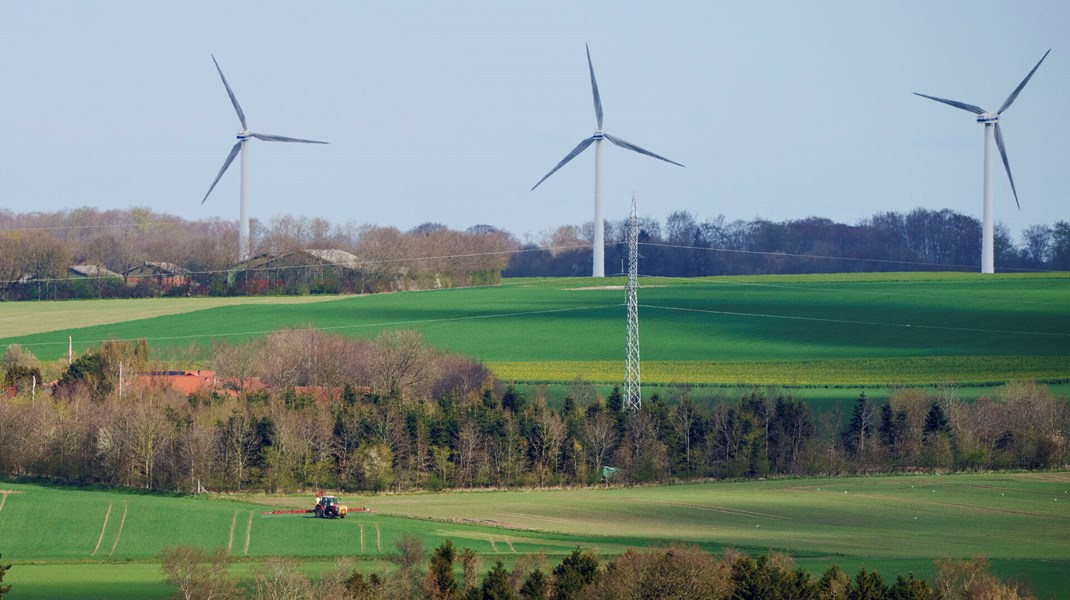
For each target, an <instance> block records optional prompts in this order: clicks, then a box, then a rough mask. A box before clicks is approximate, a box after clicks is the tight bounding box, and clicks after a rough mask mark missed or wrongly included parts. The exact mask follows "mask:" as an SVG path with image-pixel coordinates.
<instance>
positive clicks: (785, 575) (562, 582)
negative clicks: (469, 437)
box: [161, 536, 1034, 600]
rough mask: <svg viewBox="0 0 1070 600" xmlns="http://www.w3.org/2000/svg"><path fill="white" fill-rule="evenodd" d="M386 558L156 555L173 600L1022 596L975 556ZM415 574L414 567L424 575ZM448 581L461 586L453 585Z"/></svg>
mask: <svg viewBox="0 0 1070 600" xmlns="http://www.w3.org/2000/svg"><path fill="white" fill-rule="evenodd" d="M396 546H397V554H395V555H394V556H393V557H392V560H393V562H394V563H395V565H396V566H397V568H396V569H395V570H394V571H393V572H391V573H386V572H373V573H370V574H368V575H367V576H365V575H364V574H362V573H361V572H360V570H359V569H357V568H355V567H354V566H353V563H352V561H350V560H346V559H342V560H339V561H338V565H337V568H335V569H334V570H331V571H328V572H326V573H325V574H324V575H323V576H322V577H320V578H319V579H318V580H317V579H312V578H310V577H309V576H308V575H306V574H305V573H303V572H302V571H301V570H300V564H299V563H298V562H297V561H296V560H295V559H290V558H270V559H268V560H267V561H266V562H265V564H263V565H260V566H257V567H254V568H253V581H252V583H251V584H247V585H246V586H245V589H242V587H243V586H241V585H240V583H239V581H238V579H237V578H236V577H235V576H234V575H233V574H232V573H231V572H229V571H228V567H229V566H230V565H231V563H232V559H231V557H230V555H229V554H228V553H227V552H226V550H225V549H224V548H218V549H217V550H216V551H214V552H207V551H205V550H203V549H200V548H192V547H186V546H179V547H175V548H169V549H167V550H165V551H164V553H163V555H162V557H161V561H162V569H163V573H164V578H165V580H166V582H167V583H169V584H170V585H172V586H174V587H175V588H177V589H178V595H177V596H176V597H180V598H214V599H217V600H237V599H239V598H251V599H255V600H304V599H309V600H313V599H314V600H335V599H337V600H408V599H426V600H549V599H553V600H573V599H575V600H579V599H593V600H603V599H604V600H616V599H620V598H631V599H637V600H643V599H649V600H655V599H657V600H674V599H680V600H730V599H731V600H968V599H981V598H1001V599H1004V600H1024V599H1027V598H1033V597H1034V596H1033V594H1032V593H1031V591H1030V590H1029V586H1028V585H1027V584H1025V583H1021V582H1015V581H1003V580H1001V579H999V578H998V577H996V576H994V575H992V574H991V573H990V572H989V568H988V561H987V559H985V558H984V557H982V556H976V557H973V558H970V559H965V560H954V559H939V560H936V561H935V574H934V576H933V578H932V580H931V581H927V580H924V579H918V578H916V577H915V576H914V574H913V573H909V574H907V575H906V576H903V575H901V574H899V575H896V576H895V579H894V580H892V579H891V578H890V577H889V578H887V579H886V578H885V576H882V575H881V573H880V572H878V571H875V570H870V569H867V568H866V567H865V566H863V567H861V568H860V569H859V570H858V572H857V574H856V575H855V576H854V577H851V576H849V575H848V574H847V573H845V572H844V571H843V570H842V569H841V568H840V567H839V566H837V565H835V564H833V565H831V566H830V567H828V569H826V570H825V571H824V572H823V573H822V574H821V575H820V576H818V577H814V576H813V575H811V574H810V573H809V572H807V571H805V570H803V569H801V568H799V567H797V566H795V564H794V562H793V561H792V559H791V557H790V556H787V555H785V554H781V553H777V552H770V553H767V554H762V555H759V556H758V557H756V558H755V557H751V556H749V555H746V554H741V553H739V552H736V551H734V550H725V551H724V552H722V553H720V554H712V553H709V552H705V551H703V550H700V549H698V548H694V547H690V546H670V547H668V548H651V549H643V550H637V549H634V548H633V549H629V550H627V551H625V552H624V554H621V555H620V556H617V557H614V558H611V559H609V560H606V561H605V562H603V561H601V560H600V559H599V557H598V556H596V555H595V554H593V553H591V552H589V551H585V550H583V549H582V548H576V549H575V550H573V551H572V552H571V553H570V554H568V555H566V556H565V557H564V558H563V559H562V560H561V562H560V563H558V564H557V565H555V566H553V567H549V566H548V565H547V564H546V559H545V557H543V556H541V555H534V556H532V555H525V556H522V557H520V558H518V559H517V560H516V562H515V564H514V565H513V568H512V569H507V568H506V567H505V565H504V564H503V563H502V561H500V560H499V561H496V562H495V563H494V565H493V566H492V567H491V568H490V569H489V570H487V571H486V572H485V573H483V559H482V557H481V556H480V555H479V554H477V553H476V552H474V551H473V550H472V549H470V548H457V547H456V546H454V544H453V542H452V541H451V540H449V539H447V540H445V541H444V542H443V543H442V544H441V545H440V546H438V547H436V548H434V549H433V550H432V551H431V554H430V556H429V557H428V556H427V554H426V552H425V551H424V549H423V544H422V542H421V541H420V539H419V538H416V537H413V536H403V537H401V538H399V539H398V540H397V542H396ZM425 565H426V567H425ZM458 571H460V574H461V576H460V577H458V576H457V574H458V573H457V572H458Z"/></svg>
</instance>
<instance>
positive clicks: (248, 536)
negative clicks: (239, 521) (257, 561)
mask: <svg viewBox="0 0 1070 600" xmlns="http://www.w3.org/2000/svg"><path fill="white" fill-rule="evenodd" d="M235 516H237V514H235ZM252 539H253V511H249V522H248V523H246V524H245V554H246V555H248V554H249V542H251V541H252Z"/></svg>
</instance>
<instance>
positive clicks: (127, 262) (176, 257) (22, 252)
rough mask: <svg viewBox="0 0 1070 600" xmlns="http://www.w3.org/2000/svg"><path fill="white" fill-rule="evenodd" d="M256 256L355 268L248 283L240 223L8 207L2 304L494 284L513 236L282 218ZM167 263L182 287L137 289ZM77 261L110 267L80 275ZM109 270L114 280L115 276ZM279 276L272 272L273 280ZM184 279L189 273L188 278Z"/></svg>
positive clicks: (0, 223) (265, 234)
mask: <svg viewBox="0 0 1070 600" xmlns="http://www.w3.org/2000/svg"><path fill="white" fill-rule="evenodd" d="M252 231H253V240H252V243H253V255H254V256H257V255H272V256H284V255H287V254H288V253H292V252H295V251H298V250H309V249H312V250H343V251H345V252H349V253H351V254H353V255H355V256H356V257H357V266H356V268H332V269H329V270H328V273H327V276H326V277H325V276H324V269H323V266H322V265H320V264H300V263H298V264H287V265H286V266H285V268H284V269H282V272H284V273H285V274H287V275H289V276H288V277H284V278H281V279H283V280H282V281H281V282H280V284H279V285H273V286H268V287H266V288H259V289H257V288H250V287H248V286H243V282H244V281H246V280H247V278H246V279H242V278H237V279H236V278H235V277H234V276H233V275H230V274H228V271H229V270H230V269H232V268H234V267H235V266H236V265H235V263H236V262H237V260H236V254H237V248H238V234H237V229H236V228H235V226H234V224H233V223H231V222H228V221H222V220H219V219H212V220H205V221H187V220H185V219H182V218H179V217H175V216H172V215H167V214H161V213H156V212H153V211H150V210H149V209H146V208H133V209H129V210H107V211H100V210H97V209H93V208H88V207H83V208H79V209H76V210H73V211H60V212H54V213H30V214H15V213H13V212H11V211H10V210H6V209H0V300H24V299H29V300H40V299H48V300H57V299H69V298H129V297H151V296H159V295H164V294H168V295H182V296H185V295H190V294H211V295H245V294H250V293H287V294H308V293H315V292H329V293H339V292H346V293H355V292H381V291H398V290H405V289H429V288H433V287H446V286H456V285H485V284H489V283H496V282H497V281H498V278H500V276H501V272H502V269H503V268H504V267H505V265H506V263H507V261H508V257H509V252H510V251H511V250H512V249H514V248H516V247H518V244H516V242H515V240H513V239H512V237H511V236H510V235H509V234H507V233H505V232H502V231H499V230H497V229H495V228H493V227H490V226H486V225H477V226H473V227H470V228H468V229H467V230H466V231H454V230H450V229H448V228H447V227H445V226H443V225H439V224H435V223H425V224H422V225H420V226H417V227H415V228H413V229H411V230H409V231H404V232H403V231H400V230H398V229H396V228H393V227H375V226H370V225H364V226H356V225H353V224H352V223H347V224H335V223H330V222H328V221H326V220H324V219H319V218H314V219H308V218H304V217H291V216H281V217H276V218H273V219H271V220H270V221H268V222H266V223H264V222H259V221H254V222H253V228H252ZM147 262H153V263H157V264H159V263H167V264H169V265H174V266H175V267H177V268H179V269H181V270H182V272H183V273H184V274H188V282H184V283H182V284H181V285H172V284H168V285H160V284H158V283H154V282H153V281H151V280H145V281H141V282H139V283H137V284H133V282H130V283H131V284H130V285H127V283H128V282H126V281H124V274H126V273H128V272H130V271H131V270H132V269H134V268H136V267H139V266H141V265H144V264H146V263H147ZM71 265H91V266H93V267H102V268H104V269H106V270H107V271H101V274H100V275H94V276H90V277H80V276H76V275H72V274H71V273H69V272H68V267H70V266H71ZM109 272H110V273H111V274H108V273H109ZM278 274H279V271H273V272H271V273H270V275H271V276H272V278H273V279H280V278H279V277H278ZM184 276H185V275H184Z"/></svg>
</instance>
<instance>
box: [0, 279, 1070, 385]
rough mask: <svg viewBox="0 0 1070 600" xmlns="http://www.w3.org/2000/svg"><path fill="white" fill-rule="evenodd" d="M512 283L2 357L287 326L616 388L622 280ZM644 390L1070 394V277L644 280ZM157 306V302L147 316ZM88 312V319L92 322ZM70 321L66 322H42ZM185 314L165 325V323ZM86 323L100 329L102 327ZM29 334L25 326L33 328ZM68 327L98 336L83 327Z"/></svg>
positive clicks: (77, 339) (19, 313)
mask: <svg viewBox="0 0 1070 600" xmlns="http://www.w3.org/2000/svg"><path fill="white" fill-rule="evenodd" d="M599 283H604V284H605V285H601V286H597V287H590V284H591V280H590V279H587V278H584V279H548V280H507V282H506V283H505V284H503V285H500V286H495V287H488V288H471V289H451V290H436V291H428V292H409V293H398V294H383V295H375V296H350V297H340V298H335V299H330V300H327V301H322V302H312V303H307V302H306V303H296V304H295V303H293V302H292V299H289V298H285V299H283V298H280V299H277V300H276V299H258V300H259V302H258V303H242V304H241V305H227V306H214V307H211V308H204V307H203V306H200V305H198V306H197V307H196V308H193V309H190V310H182V306H183V305H182V303H183V302H187V301H188V302H190V303H191V304H190V306H194V303H195V302H200V301H202V300H201V299H167V300H160V301H159V302H160V303H161V306H163V305H164V304H166V309H164V308H161V309H160V313H161V314H159V315H157V316H148V317H146V316H144V313H140V312H137V311H132V310H127V309H126V305H124V304H123V303H124V302H130V301H115V303H114V304H113V305H112V304H108V303H107V301H105V302H101V301H93V302H62V303H53V304H51V305H50V304H47V303H42V304H38V303H25V304H16V303H10V304H0V336H4V337H3V338H2V339H0V346H3V345H6V344H8V343H13V342H17V343H19V344H22V345H23V346H25V347H27V348H29V349H30V350H32V351H33V352H34V353H35V354H36V355H37V356H38V357H40V358H43V359H55V358H58V357H60V356H63V355H65V353H66V351H67V340H68V336H72V337H73V339H74V345H75V347H76V348H78V349H81V348H87V347H90V346H92V345H95V344H97V343H99V342H101V341H103V340H107V339H138V338H144V339H147V340H148V341H149V343H150V345H151V346H152V347H153V348H154V350H155V351H156V355H157V357H159V358H165V359H166V358H167V357H174V356H177V355H178V354H179V353H180V352H182V350H183V349H184V348H188V347H189V346H191V345H194V344H195V345H197V346H199V348H200V349H201V356H202V357H204V356H206V355H207V351H208V349H209V348H210V347H211V345H212V343H213V342H219V341H222V342H227V343H235V342H240V341H243V340H248V339H252V338H255V337H257V336H260V335H263V334H265V333H267V332H270V331H273V330H276V329H279V328H284V327H304V326H311V327H315V328H318V329H321V330H324V331H328V332H333V333H336V334H339V335H345V336H355V337H356V336H374V335H376V334H377V333H379V332H380V331H382V330H385V329H415V330H418V331H420V332H421V333H422V335H423V337H424V339H425V340H426V341H427V342H429V343H430V344H432V345H434V346H435V347H437V348H439V349H443V350H448V351H453V352H458V353H462V354H466V355H469V356H473V357H476V358H478V359H480V360H483V361H485V362H486V363H487V364H488V365H489V366H490V367H491V368H493V369H495V370H496V372H497V373H498V374H499V376H500V377H502V378H504V379H506V380H514V381H529V382H532V381H534V382H561V381H570V380H573V379H575V378H577V377H582V378H584V379H587V380H589V381H593V382H614V381H619V380H620V378H621V373H622V370H623V367H622V363H623V353H624V350H623V347H624V330H625V306H624V292H623V289H622V288H621V286H622V285H623V283H624V282H623V280H621V279H613V278H610V279H606V280H604V281H602V282H599ZM642 284H643V288H642V289H641V290H640V294H639V302H640V309H639V311H640V321H641V324H640V339H641V343H642V355H643V357H644V363H643V377H644V381H647V382H651V383H672V382H687V383H697V384H718V385H740V384H743V385H748V384H749V385H792V386H814V385H855V384H872V385H886V386H896V385H923V384H986V383H998V382H1005V381H1015V380H1039V381H1065V380H1067V379H1070V274H1028V275H1016V274H1002V275H997V276H980V275H977V274H963V273H939V274H934V273H921V274H903V273H890V274H857V275H813V276H767V277H713V278H701V279H686V280H675V279H656V278H650V279H644V280H643V281H642ZM144 302H149V303H151V302H156V301H144ZM80 305H84V306H85V314H86V315H87V316H86V317H85V318H84V319H83V318H80V317H79V316H78V315H79V312H80V311H81V308H80ZM35 306H39V307H41V310H45V309H48V310H56V309H55V307H56V306H62V307H63V308H64V314H63V318H58V317H57V318H54V319H35V318H33V317H31V315H34V307H35ZM179 311H181V312H180V314H162V313H166V312H172V313H179ZM89 315H92V318H90V316H89ZM31 320H32V321H33V323H29V322H28V321H31ZM72 323H96V324H94V325H87V326H84V327H77V328H74V327H73V326H72Z"/></svg>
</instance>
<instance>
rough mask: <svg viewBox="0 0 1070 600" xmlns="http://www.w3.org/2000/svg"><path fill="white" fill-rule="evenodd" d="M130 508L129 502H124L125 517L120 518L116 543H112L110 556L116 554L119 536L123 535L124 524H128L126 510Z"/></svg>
mask: <svg viewBox="0 0 1070 600" xmlns="http://www.w3.org/2000/svg"><path fill="white" fill-rule="evenodd" d="M129 508H130V503H129V502H123V518H122V519H120V520H119V531H118V533H116V534H115V543H113V544H112V545H111V552H108V556H111V555H112V554H115V549H116V548H117V547H118V546H119V538H120V537H122V535H123V525H126V511H127V509H129Z"/></svg>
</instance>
